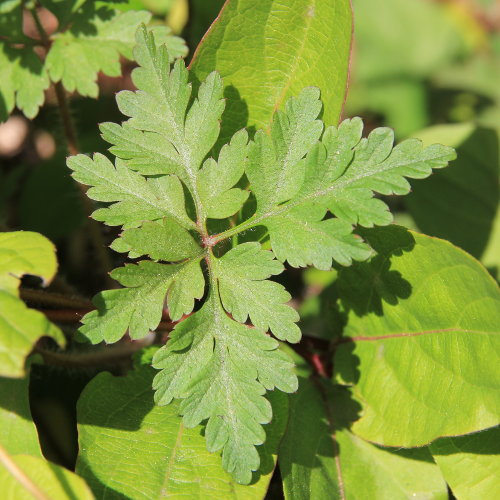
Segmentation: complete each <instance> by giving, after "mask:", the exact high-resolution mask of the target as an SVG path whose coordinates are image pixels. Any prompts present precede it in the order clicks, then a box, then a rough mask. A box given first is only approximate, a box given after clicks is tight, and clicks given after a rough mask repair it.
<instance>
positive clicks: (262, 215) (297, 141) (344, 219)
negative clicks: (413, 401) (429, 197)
mask: <svg viewBox="0 0 500 500" xmlns="http://www.w3.org/2000/svg"><path fill="white" fill-rule="evenodd" d="M319 111H320V101H319V93H318V91H317V89H314V88H308V89H304V90H303V91H302V93H301V94H300V96H299V97H297V98H291V99H290V100H289V102H288V103H287V106H286V110H285V112H278V113H277V114H276V118H275V120H274V121H273V123H272V125H271V133H270V135H267V134H265V133H263V132H261V131H260V132H258V133H257V134H256V136H255V141H254V142H253V143H251V145H250V149H249V162H248V168H247V176H248V178H249V180H250V188H251V189H252V191H253V193H254V194H255V198H256V201H257V208H256V211H255V214H254V215H253V216H252V217H250V218H249V219H248V220H247V221H245V222H244V223H243V224H242V226H241V227H242V229H243V228H244V229H246V228H250V227H253V226H257V225H265V226H266V227H267V229H268V231H269V235H270V240H271V247H272V249H273V252H274V253H275V254H276V257H277V258H278V259H279V260H281V261H285V260H287V261H288V262H289V263H290V265H292V266H293V267H303V266H306V265H310V264H312V265H314V266H315V267H317V268H318V269H323V270H327V269H329V268H330V267H331V261H332V259H334V260H336V261H337V262H339V263H340V264H342V265H350V264H351V262H352V260H365V259H367V258H368V257H369V256H370V249H369V247H368V246H367V245H366V244H364V243H363V242H362V241H361V240H360V239H359V237H356V236H355V235H354V234H353V224H360V225H362V226H365V227H372V226H373V225H386V224H389V223H390V222H391V221H392V216H391V214H390V212H389V209H388V207H387V205H386V204H385V203H384V202H382V201H381V200H380V199H378V198H374V193H380V194H384V195H390V194H398V195H403V194H407V193H408V192H409V190H410V184H409V183H408V181H407V179H406V178H407V177H409V178H414V179H421V178H425V177H428V176H429V175H430V174H431V172H432V168H443V167H445V166H446V165H447V163H448V161H450V160H452V159H454V158H455V153H454V151H453V149H452V148H450V147H445V146H441V145H439V144H433V145H431V146H429V147H427V148H425V149H423V148H422V144H421V143H420V141H418V140H416V139H410V140H407V141H404V142H402V143H401V144H398V145H397V146H396V147H394V148H393V142H394V134H393V132H392V131H391V130H390V129H387V128H378V129H375V130H374V131H372V132H371V134H370V135H369V136H368V138H365V139H362V138H361V135H362V130H363V124H362V122H361V120H360V119H359V118H354V119H352V120H345V121H344V122H342V123H341V124H340V126H339V127H338V128H337V127H333V126H332V127H328V128H327V129H326V131H325V132H324V134H323V137H322V139H321V142H318V141H317V140H318V138H319V136H320V133H321V122H320V121H317V120H316V119H315V118H316V116H317V114H318V113H319ZM302 123H306V124H307V127H303V126H302V125H301V124H302ZM299 124H300V125H299ZM306 153H307V156H306V157H305V158H304V156H305V155H306ZM326 209H329V210H330V211H331V212H332V214H333V215H335V216H336V217H337V218H335V219H327V220H323V218H324V216H325V213H326Z"/></svg>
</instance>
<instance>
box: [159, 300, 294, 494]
mask: <svg viewBox="0 0 500 500" xmlns="http://www.w3.org/2000/svg"><path fill="white" fill-rule="evenodd" d="M277 347H278V342H277V341H276V340H274V339H272V338H271V337H268V336H267V335H265V334H264V333H263V332H262V331H260V330H258V329H255V328H249V327H247V326H245V325H241V324H240V323H237V322H235V321H234V320H232V319H231V318H229V317H228V316H227V314H226V313H225V312H224V310H223V308H222V306H221V304H220V300H219V299H218V297H216V296H215V295H212V296H211V297H209V299H208V301H207V302H206V303H205V305H204V306H203V307H202V309H201V310H200V311H198V312H196V313H195V314H193V315H192V316H190V317H189V318H187V319H186V320H184V321H182V322H181V323H179V324H178V325H177V327H176V328H175V330H174V331H173V332H172V334H171V339H170V341H169V342H168V344H167V345H166V346H165V347H163V348H162V349H160V350H159V351H158V352H157V353H156V355H155V357H154V359H153V366H154V367H155V368H157V369H159V370H161V371H160V372H159V373H158V374H157V375H156V377H155V379H154V382H153V387H154V388H155V389H156V393H155V400H156V402H157V403H158V404H160V405H165V404H169V403H170V402H171V401H172V399H174V398H182V401H181V405H180V412H181V414H182V415H183V416H184V419H183V421H184V424H185V426H186V427H188V428H191V427H194V426H196V425H198V424H199V423H201V422H202V421H204V420H206V419H208V423H207V427H206V433H205V437H206V440H207V448H208V449H209V451H217V450H220V449H223V452H222V463H223V466H224V469H225V470H227V471H228V472H230V473H232V474H233V477H234V478H235V479H236V481H237V482H239V483H243V484H248V483H249V482H250V480H251V477H252V471H256V470H257V469H258V468H259V464H260V459H259V454H258V452H257V449H256V448H255V446H256V445H260V444H262V443H263V442H264V441H265V431H264V429H263V428H262V426H261V424H266V423H268V422H269V421H270V420H271V417H272V411H271V406H270V404H269V402H268V401H267V400H266V399H265V398H264V394H265V392H266V389H267V390H271V389H274V388H277V389H280V390H282V391H284V392H293V391H295V390H296V389H297V378H296V376H295V375H294V374H293V372H292V367H293V363H292V362H291V360H290V359H289V358H288V357H287V356H286V355H285V354H283V353H281V352H280V351H279V350H277Z"/></svg>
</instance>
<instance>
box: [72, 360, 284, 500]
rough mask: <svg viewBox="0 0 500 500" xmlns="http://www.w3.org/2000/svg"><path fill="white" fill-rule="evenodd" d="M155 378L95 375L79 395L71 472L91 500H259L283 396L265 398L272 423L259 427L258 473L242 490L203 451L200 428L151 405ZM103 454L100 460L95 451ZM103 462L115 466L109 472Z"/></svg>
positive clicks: (280, 423)
mask: <svg viewBox="0 0 500 500" xmlns="http://www.w3.org/2000/svg"><path fill="white" fill-rule="evenodd" d="M154 373H155V372H154V370H152V369H151V368H148V367H145V366H143V367H140V368H136V369H135V370H133V371H131V372H129V373H128V374H127V376H126V377H113V376H111V375H110V374H109V373H101V374H99V375H98V376H97V377H95V378H94V379H93V380H92V381H91V382H90V384H89V385H88V386H87V387H86V388H85V390H84V392H83V394H82V396H81V397H80V400H79V402H78V423H79V424H78V430H79V432H78V435H79V442H80V453H79V456H78V461H77V466H76V470H77V472H78V474H80V475H81V476H82V477H83V478H85V479H86V480H87V481H88V484H89V485H90V486H91V488H92V490H93V491H94V494H95V495H96V497H97V498H104V497H106V498H123V497H127V498H130V499H133V500H142V499H143V500H149V499H152V498H160V497H162V496H166V497H168V498H173V499H177V498H179V499H181V498H203V499H207V500H220V499H224V500H226V499H227V500H246V499H248V500H252V499H261V498H263V497H264V496H265V492H266V490H267V487H268V485H269V481H270V479H271V476H272V473H273V469H274V466H275V463H276V454H277V448H278V443H279V440H280V438H281V436H282V434H283V431H284V427H285V425H286V419H287V414H288V412H287V410H288V401H287V398H286V396H284V395H283V394H281V395H280V394H279V393H275V394H270V396H273V397H272V399H271V402H272V406H273V413H274V418H273V421H272V422H271V423H270V424H269V425H267V426H266V433H267V440H266V443H265V444H264V445H263V446H261V447H259V452H260V456H261V460H262V468H261V469H260V470H259V474H258V475H256V476H255V477H254V482H252V484H251V485H249V486H241V485H239V484H237V483H236V482H235V481H234V480H233V479H232V478H231V476H230V475H229V474H228V473H227V472H225V471H224V470H223V469H222V466H221V463H220V458H219V457H218V456H217V455H216V454H213V453H209V452H208V451H207V450H206V444H205V438H204V437H203V431H202V427H201V426H196V427H192V428H188V427H186V426H185V425H184V424H183V422H182V419H181V418H180V417H179V415H178V414H179V405H178V404H177V403H172V404H171V405H169V406H167V407H166V408H165V407H164V408H160V407H158V406H155V405H154V401H153V392H152V391H151V382H152V379H153V376H154ZM103 449H105V450H107V452H106V455H105V456H104V455H103V454H102V453H101V452H100V451H99V450H103ZM110 463H113V464H115V466H114V467H113V469H112V470H110V468H109V464H110ZM152 464H154V466H153V465H152Z"/></svg>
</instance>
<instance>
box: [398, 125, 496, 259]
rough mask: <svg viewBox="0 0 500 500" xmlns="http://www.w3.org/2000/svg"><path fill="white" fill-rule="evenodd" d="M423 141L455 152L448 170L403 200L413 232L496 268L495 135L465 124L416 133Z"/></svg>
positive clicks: (422, 183) (435, 127)
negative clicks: (414, 227) (448, 243)
mask: <svg viewBox="0 0 500 500" xmlns="http://www.w3.org/2000/svg"><path fill="white" fill-rule="evenodd" d="M418 137H419V138H420V139H422V141H423V142H424V143H427V144H430V143H432V142H439V143H441V144H446V145H448V146H452V147H454V148H456V150H457V156H458V158H457V159H456V160H455V161H454V162H453V168H451V169H449V170H448V169H447V170H443V171H441V172H438V173H437V174H436V175H435V176H432V177H431V178H429V179H427V180H425V181H424V182H421V183H420V182H419V183H418V184H416V185H415V186H414V188H413V190H412V193H411V194H410V195H409V196H408V198H406V200H405V201H406V206H407V207H408V211H409V213H410V214H411V216H412V217H413V218H414V220H415V223H416V224H417V226H418V228H419V229H420V230H421V231H422V232H424V233H425V234H428V235H430V236H438V237H439V238H443V239H446V240H448V241H451V242H452V243H454V244H455V245H458V246H459V247H461V248H463V249H464V250H465V251H467V252H468V253H470V254H471V255H473V256H474V257H476V258H477V259H481V262H482V263H483V264H484V265H485V266H486V267H496V268H500V208H499V199H500V136H499V132H498V130H495V129H492V128H486V127H477V126H474V125H473V124H470V123H465V124H464V123H462V124H448V125H436V126H434V127H429V128H427V129H425V130H422V131H421V132H419V133H418Z"/></svg>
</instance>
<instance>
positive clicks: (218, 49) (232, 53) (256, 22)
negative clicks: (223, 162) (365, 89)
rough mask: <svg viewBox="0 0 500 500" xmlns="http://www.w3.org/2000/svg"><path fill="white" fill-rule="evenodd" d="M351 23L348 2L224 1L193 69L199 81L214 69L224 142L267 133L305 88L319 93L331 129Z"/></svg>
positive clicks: (338, 107) (340, 91)
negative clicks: (221, 96) (239, 134)
mask: <svg viewBox="0 0 500 500" xmlns="http://www.w3.org/2000/svg"><path fill="white" fill-rule="evenodd" d="M249 12H251V15H249ZM351 17H352V16H351V8H350V4H349V1H348V0H325V1H321V2H310V1H308V0H307V1H306V0H291V1H290V0H288V1H281V0H280V1H275V0H264V1H260V2H259V3H258V4H256V3H255V2H253V1H251V0H230V1H228V2H226V3H225V5H224V7H223V9H222V11H221V13H220V15H219V17H218V18H217V20H216V21H215V23H214V24H213V25H212V26H211V28H210V30H209V31H208V32H207V34H206V35H205V37H204V38H203V40H202V42H201V44H200V45H199V46H198V48H197V50H196V53H195V55H194V56H193V61H192V62H191V68H192V70H193V73H194V75H195V77H196V78H197V79H198V80H200V81H201V80H203V79H204V78H206V76H207V75H208V74H209V73H210V72H211V71H213V70H217V71H218V72H219V73H220V74H221V76H222V78H223V79H224V86H225V95H226V96H227V97H228V98H229V99H228V103H227V110H226V112H225V114H224V124H223V131H222V138H223V139H227V138H228V137H230V136H231V135H232V133H234V132H235V131H236V130H238V129H240V128H241V127H244V126H249V127H251V128H254V127H255V128H267V127H268V126H269V124H270V122H271V120H272V118H273V113H274V112H275V111H276V109H280V108H282V107H283V103H284V102H285V101H286V100H287V99H288V98H289V97H290V96H292V95H296V94H298V93H299V92H300V91H301V90H302V89H303V88H304V87H307V86H310V85H314V86H317V87H320V88H321V89H322V91H323V100H324V104H325V109H324V113H323V119H324V121H325V122H326V123H327V124H329V125H330V124H336V123H337V122H338V120H339V117H340V112H341V108H342V105H343V102H344V97H345V92H346V84H347V73H348V65H349V56H350V44H351V28H352V19H351ZM325 68H326V70H325Z"/></svg>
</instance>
